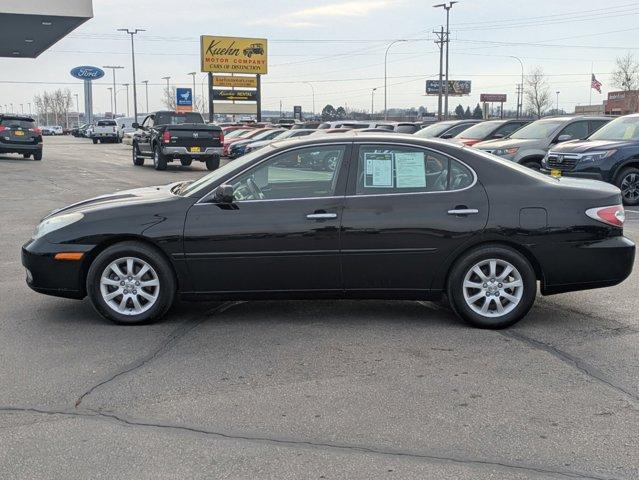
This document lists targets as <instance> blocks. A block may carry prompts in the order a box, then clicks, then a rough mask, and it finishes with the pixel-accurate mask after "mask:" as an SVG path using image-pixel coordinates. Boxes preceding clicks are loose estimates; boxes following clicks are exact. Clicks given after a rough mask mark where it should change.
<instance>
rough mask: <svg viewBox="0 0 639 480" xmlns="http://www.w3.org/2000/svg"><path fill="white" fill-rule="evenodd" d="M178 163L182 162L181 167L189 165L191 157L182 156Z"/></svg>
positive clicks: (191, 160) (191, 161)
mask: <svg viewBox="0 0 639 480" xmlns="http://www.w3.org/2000/svg"><path fill="white" fill-rule="evenodd" d="M180 163H181V164H182V166H183V167H190V166H191V164H192V163H193V159H192V158H183V159H181V160H180Z"/></svg>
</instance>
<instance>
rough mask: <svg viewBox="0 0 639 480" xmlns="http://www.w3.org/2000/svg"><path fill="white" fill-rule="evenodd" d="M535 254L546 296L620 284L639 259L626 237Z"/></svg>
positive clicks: (552, 247)
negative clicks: (636, 257)
mask: <svg viewBox="0 0 639 480" xmlns="http://www.w3.org/2000/svg"><path fill="white" fill-rule="evenodd" d="M532 251H533V254H534V255H535V257H536V258H537V259H538V260H539V262H540V263H541V268H542V271H543V277H544V278H543V281H542V286H541V293H542V294H543V295H553V294H556V293H564V292H572V291H577V290H588V289H592V288H601V287H611V286H613V285H617V284H619V283H621V282H623V281H624V280H625V279H626V278H628V276H629V275H630V273H631V272H632V268H633V265H634V260H635V244H634V242H633V241H632V240H630V239H628V238H626V237H623V236H619V237H612V238H606V239H604V240H599V241H594V242H583V243H579V244H573V243H565V244H552V245H548V246H537V247H536V248H533V249H532Z"/></svg>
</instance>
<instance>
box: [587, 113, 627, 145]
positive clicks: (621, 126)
mask: <svg viewBox="0 0 639 480" xmlns="http://www.w3.org/2000/svg"><path fill="white" fill-rule="evenodd" d="M588 140H639V117H621V118H617V119H615V120H613V121H612V122H610V123H607V124H606V125H604V126H603V127H601V128H600V129H599V130H597V131H596V132H595V133H593V134H592V135H590V137H588Z"/></svg>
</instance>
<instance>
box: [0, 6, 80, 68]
mask: <svg viewBox="0 0 639 480" xmlns="http://www.w3.org/2000/svg"><path fill="white" fill-rule="evenodd" d="M91 18H93V2H92V0H47V1H42V0H2V2H0V57H11V58H36V57H37V56H39V55H40V54H41V53H42V52H44V51H45V50H46V49H48V48H49V47H51V46H52V45H53V44H55V43H56V42H58V41H59V40H60V39H62V38H63V37H65V36H66V35H68V34H69V33H70V32H72V31H73V30H75V29H76V28H77V27H79V26H80V25H82V24H83V23H84V22H86V21H87V20H89V19H91Z"/></svg>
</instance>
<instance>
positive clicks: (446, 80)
mask: <svg viewBox="0 0 639 480" xmlns="http://www.w3.org/2000/svg"><path fill="white" fill-rule="evenodd" d="M456 3H458V2H456V1H452V2H448V3H440V4H438V5H433V7H434V8H440V7H443V8H444V9H445V10H446V79H445V82H446V83H445V84H444V115H445V116H446V117H448V50H449V46H450V10H451V9H452V8H453V5H454V4H456Z"/></svg>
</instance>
